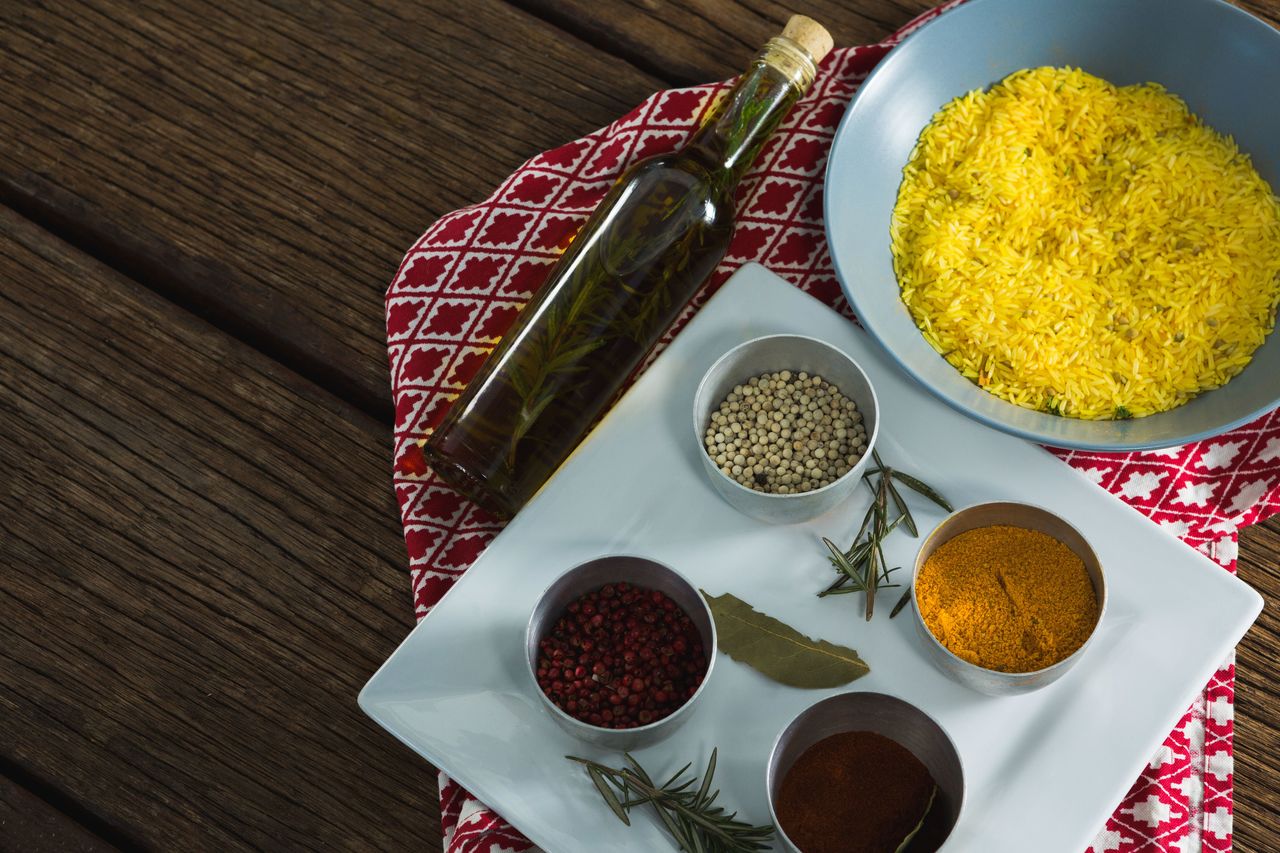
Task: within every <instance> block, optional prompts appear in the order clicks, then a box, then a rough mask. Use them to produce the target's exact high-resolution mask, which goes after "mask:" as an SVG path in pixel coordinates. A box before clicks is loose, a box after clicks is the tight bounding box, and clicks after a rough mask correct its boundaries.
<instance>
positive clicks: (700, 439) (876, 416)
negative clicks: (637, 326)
mask: <svg viewBox="0 0 1280 853" xmlns="http://www.w3.org/2000/svg"><path fill="white" fill-rule="evenodd" d="M776 338H798V339H800V340H803V341H808V342H810V343H815V344H818V345H819V346H823V347H826V348H827V349H829V350H831V351H832V352H834V353H835V354H836V355H838V356H840V357H841V358H843V359H844V360H845V361H847V362H848V363H849V365H850V366H851V367H852V368H853V369H854V370H855V371H856V372H857V373H858V375H859V376H861V377H862V381H863V382H865V383H866V385H867V391H868V392H869V394H870V396H871V411H872V418H871V421H872V423H871V433H870V434H869V435H868V436H867V447H866V449H865V450H864V451H863V452H862V456H860V457H858V461H857V462H856V463H854V464H853V466H852V467H850V468H849V470H848V471H845V472H844V473H843V474H841V475H840V476H839V477H836V478H835V479H834V480H832V481H831V482H830V483H827V484H826V485H825V486H823V487H822V488H820V489H810V490H809V491H807V492H795V493H788V494H785V495H780V494H778V493H777V492H757V491H756V490H755V489H752V488H749V487H747V486H744V485H742V484H741V483H739V482H738V481H737V480H735V479H733V478H732V477H730V476H728V475H727V474H725V473H724V472H723V471H721V470H720V466H718V465H716V464H715V459H712V458H711V457H710V454H708V453H707V446H706V443H705V436H704V435H703V428H702V426H701V424H700V423H699V421H700V420H701V418H700V417H699V415H698V403H699V402H700V401H701V400H702V394H703V391H704V390H705V389H706V386H707V382H708V381H709V380H710V379H711V375H712V374H713V373H715V372H716V369H717V368H718V367H720V365H721V364H723V363H724V362H725V361H726V360H728V359H729V357H730V356H733V355H735V354H737V353H738V351H739V350H743V349H746V348H747V347H751V346H755V345H757V344H761V343H763V342H765V341H768V340H773V339H776ZM782 369H783V370H790V368H786V367H784V368H782ZM751 378H753V377H750V376H748V377H747V379H751ZM822 378H823V379H826V377H822ZM826 381H828V382H830V381H831V380H829V379H826ZM840 393H842V394H843V393H844V391H841V392H840ZM846 396H849V397H852V395H846ZM854 402H855V403H857V404H858V412H859V414H861V415H862V420H863V422H864V423H865V422H866V419H867V416H866V413H865V412H863V411H862V406H861V401H858V400H855V401H854ZM708 411H709V412H714V411H715V409H709V410H708ZM879 435H880V398H879V397H878V396H877V395H876V386H875V385H874V384H873V383H872V382H871V377H870V376H867V372H866V371H865V370H863V369H862V365H860V364H858V362H856V361H855V360H854V358H853V356H851V355H849V354H848V353H847V352H845V351H844V350H842V349H840V347H838V346H836V345H835V344H831V343H828V342H826V341H824V340H822V339H821V338H815V337H813V336H812V335H801V334H795V333H791V332H778V333H776V334H770V335H760V336H758V337H755V338H750V339H748V340H745V341H743V342H742V343H739V344H736V345H734V346H732V347H730V348H729V349H728V350H726V351H725V352H724V353H723V354H722V355H721V356H720V357H719V358H717V359H716V360H715V361H714V362H712V364H711V366H710V367H708V368H707V369H706V370H705V371H704V372H703V374H702V378H701V379H700V380H698V387H697V388H696V389H695V390H694V392H693V437H694V440H695V441H696V442H697V444H698V453H700V454H701V455H702V456H705V457H707V459H708V461H710V463H711V465H710V467H711V468H713V469H715V475H716V476H717V477H719V478H720V480H721V481H722V482H725V483H728V484H729V485H730V486H732V487H733V488H734V489H735V490H737V491H738V492H740V493H741V494H742V495H744V496H746V495H752V496H755V497H758V498H766V499H770V500H776V501H777V502H778V503H784V502H785V501H787V500H789V499H793V498H808V497H811V496H813V495H821V494H826V493H828V492H832V491H838V487H840V486H841V485H842V484H844V483H845V482H847V479H848V478H849V477H850V475H852V474H858V475H861V473H862V471H863V470H865V466H864V465H862V464H861V463H863V462H864V461H866V460H868V459H870V458H871V453H872V451H873V450H874V449H875V446H876V439H877V438H878V437H879Z"/></svg>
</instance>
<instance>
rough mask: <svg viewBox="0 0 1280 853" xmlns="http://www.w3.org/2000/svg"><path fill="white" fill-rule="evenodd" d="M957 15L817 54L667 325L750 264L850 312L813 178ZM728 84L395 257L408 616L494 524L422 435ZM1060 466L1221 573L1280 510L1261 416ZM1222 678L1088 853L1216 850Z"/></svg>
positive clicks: (1073, 458)
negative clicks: (1242, 541) (857, 99)
mask: <svg viewBox="0 0 1280 853" xmlns="http://www.w3.org/2000/svg"><path fill="white" fill-rule="evenodd" d="M956 4H957V3H956V0H953V2H950V3H947V4H945V5H944V6H941V7H939V8H937V9H934V10H932V11H930V12H927V13H925V14H924V15H922V16H921V17H919V18H917V19H916V20H915V21H912V22H911V23H910V24H908V25H907V26H906V27H905V28H903V29H902V30H901V31H899V32H898V33H895V34H894V35H893V36H892V37H890V38H888V39H886V40H885V41H884V42H881V43H880V44H874V45H865V46H861V47H854V48H847V49H841V50H837V51H834V52H833V53H832V54H831V55H830V56H828V57H827V59H826V60H825V61H824V62H823V64H822V66H821V68H820V69H819V73H818V77H817V80H816V81H815V83H814V85H813V88H812V89H811V91H810V92H809V94H808V95H807V96H806V97H805V98H804V99H803V100H802V101H801V102H800V103H799V104H798V105H797V106H796V107H795V109H794V110H793V111H792V112H791V115H790V116H788V118H787V119H786V121H785V122H784V124H783V125H782V127H781V128H780V129H779V131H778V132H777V133H776V134H775V135H774V137H773V138H772V139H771V140H770V141H769V143H768V144H767V145H766V147H765V149H764V151H763V152H762V154H761V156H760V158H759V160H758V162H757V164H756V167H755V168H754V169H753V170H752V171H751V173H750V174H749V175H748V176H747V177H746V179H745V180H744V182H743V185H742V188H741V192H740V195H739V215H738V222H737V230H736V232H735V234H734V239H733V243H732V246H731V247H730V249H729V252H728V255H727V256H726V257H725V259H724V261H723V262H722V263H721V264H720V266H719V267H717V268H716V271H715V273H714V275H713V276H712V278H711V280H710V281H709V282H708V284H707V285H706V287H704V288H703V290H702V292H701V293H700V294H699V295H698V297H697V298H696V299H695V300H694V304H693V305H692V306H690V308H689V309H688V310H687V311H686V312H685V313H684V314H683V316H682V317H681V318H680V320H678V321H677V323H676V325H675V328H676V329H679V328H680V327H681V326H682V325H683V324H684V322H685V321H686V320H688V318H689V316H691V315H692V313H693V312H694V311H696V310H697V307H698V306H700V305H701V304H703V303H704V302H705V301H706V299H707V297H709V296H710V295H711V294H712V293H713V292H714V291H715V290H716V288H718V287H719V286H720V285H721V284H722V283H723V282H724V281H725V279H726V278H728V277H729V275H730V274H731V273H733V271H734V270H736V269H737V268H738V267H739V266H740V265H741V264H743V263H746V262H748V261H759V262H761V263H762V264H764V265H765V266H766V267H768V268H769V269H771V270H773V271H774V272H776V273H778V274H779V275H781V276H782V277H783V278H785V279H787V280H789V281H791V282H792V283H794V284H795V285H796V286H797V287H800V288H801V289H803V290H805V291H807V292H809V293H811V294H813V295H814V296H816V297H818V298H819V299H821V300H823V301H824V302H826V303H827V304H829V305H832V306H835V307H837V308H839V309H840V310H842V311H844V312H845V313H848V310H849V309H848V307H847V306H846V305H845V304H844V301H843V298H842V296H841V292H840V287H839V285H838V284H837V282H836V279H835V277H834V274H833V272H832V268H831V261H830V258H829V257H828V254H827V246H826V239H825V236H824V233H823V222H822V175H823V168H824V166H825V164H826V157H827V151H828V148H829V147H830V144H831V140H832V137H833V135H834V133H835V129H836V125H837V124H838V123H839V121H840V117H841V115H842V114H843V113H844V110H845V107H846V106H847V105H848V103H849V99H850V97H851V96H852V95H853V93H854V92H855V91H856V90H857V88H858V86H859V84H860V83H861V82H862V80H863V79H865V77H866V75H867V73H868V72H869V71H870V70H871V69H872V68H873V67H874V66H875V64H876V63H877V62H879V61H880V59H881V58H882V57H883V56H884V55H885V54H886V53H887V52H888V51H889V49H890V48H891V47H892V46H893V45H894V44H896V43H897V42H898V41H899V40H901V38H902V37H903V36H905V35H906V34H907V33H909V32H911V31H912V30H913V29H915V28H917V27H919V26H920V25H921V24H923V23H925V22H927V21H928V20H930V19H931V18H933V17H935V16H937V15H938V14H941V13H942V12H943V11H945V10H946V9H948V8H950V7H951V6H954V5H956ZM727 85H728V84H727V83H718V84H710V85H705V86H697V87H694V88H690V89H676V90H671V91H665V92H658V93H657V94H655V95H653V96H652V97H650V98H649V99H648V100H646V101H645V102H644V103H643V104H641V105H640V106H638V107H636V108H635V109H634V110H632V111H631V112H630V113H628V114H627V115H625V116H623V117H622V118H620V119H618V120H617V121H615V122H614V123H613V124H611V125H609V126H608V127H606V128H603V129H601V130H598V131H596V132H595V133H593V134H591V135H590V136H587V137H584V138H583V139H579V140H577V141H574V142H570V143H568V144H567V145H563V146H561V147H559V148H556V149H555V150H553V151H548V152H546V153H543V154H539V155H538V156H536V157H534V158H533V159H532V160H530V161H529V162H527V163H525V164H524V165H523V166H521V167H520V168H519V169H518V170H516V172H515V173H514V174H512V175H511V176H510V177H508V178H507V179H506V180H505V181H503V182H502V185H501V186H500V187H499V188H498V189H497V191H496V192H494V194H493V195H492V196H490V197H489V198H488V199H486V200H485V201H483V202H481V203H479V204H476V205H473V206H471V207H467V208H464V209H462V210H458V211H455V212H453V213H450V214H447V215H445V216H443V217H441V218H440V219H439V220H438V221H437V222H436V223H435V224H433V225H432V226H431V227H430V228H429V229H428V230H427V232H426V233H425V234H424V235H423V236H422V238H421V239H419V240H418V242H417V243H416V244H415V245H414V246H413V248H412V249H411V250H410V251H409V253H408V254H407V255H406V256H405V258H404V261H403V263H402V264H401V266H400V269H399V270H398V271H397V273H396V276H395V280H394V281H393V282H392V284H391V287H390V290H389V291H388V292H387V348H388V350H389V354H390V360H391V377H392V389H393V392H394V396H395V405H396V424H395V490H396V496H397V498H398V500H399V504H400V510H401V515H402V519H403V522H404V530H405V539H406V541H407V543H408V548H409V559H410V572H411V576H412V585H413V594H414V603H415V605H416V612H417V615H418V616H419V617H422V616H426V615H427V614H428V613H429V612H430V611H431V608H432V606H433V605H434V604H435V603H436V602H437V601H439V599H440V596H441V595H443V594H444V592H445V590H447V589H448V588H449V587H450V586H451V585H452V584H453V582H454V581H455V580H456V579H457V577H458V576H459V575H460V574H461V573H462V572H464V571H466V569H467V567H468V566H470V565H471V563H472V562H473V561H474V560H475V558H476V557H477V555H479V554H480V552H481V551H483V550H484V547H485V545H486V544H488V542H489V541H490V540H491V539H492V538H493V536H494V535H495V534H496V533H497V532H498V531H499V530H500V529H501V527H502V524H501V523H499V522H497V521H495V520H494V519H493V518H491V517H489V516H488V515H487V514H485V513H484V512H483V511H481V510H479V509H478V508H477V507H475V506H473V505H471V504H469V503H468V502H467V501H465V500H464V499H463V498H462V497H460V496H459V495H458V494H457V493H455V492H453V491H452V490H450V489H449V488H448V487H447V486H445V485H443V484H442V483H440V482H439V481H437V480H436V479H435V477H434V476H433V475H432V474H431V472H430V471H429V470H428V469H427V467H426V464H425V461H424V459H423V456H422V451H421V442H422V440H423V439H424V438H425V437H426V436H427V435H428V434H429V433H430V432H431V429H432V428H433V427H434V426H435V425H436V424H437V423H439V422H440V419H441V417H442V416H443V414H444V412H445V410H446V409H447V408H448V406H449V404H450V402H451V401H453V400H454V399H455V398H456V397H457V396H458V394H459V393H460V392H461V391H462V389H463V387H464V386H465V385H466V383H467V380H468V379H470V378H471V376H472V375H474V373H475V371H476V370H477V368H478V367H479V366H480V363H481V362H482V361H483V359H484V357H485V354H486V353H487V352H488V351H489V349H490V348H492V346H493V345H494V344H495V343H496V342H497V340H498V338H499V337H500V336H501V335H502V334H503V332H504V331H505V330H506V328H507V327H508V325H509V324H510V323H511V321H512V320H513V319H514V318H515V316H516V313H517V312H518V311H519V309H520V307H521V305H523V304H524V303H525V302H527V301H528V300H529V298H530V297H531V296H532V294H533V292H534V290H535V289H536V288H537V287H538V286H539V285H540V284H541V283H542V281H543V279H544V278H545V276H546V273H547V271H548V269H549V268H550V266H551V264H552V263H553V262H554V261H555V259H556V257H557V256H558V255H559V254H560V252H562V251H563V250H564V248H565V247H566V245H567V244H568V242H569V239H570V237H571V236H572V235H573V234H574V233H575V232H576V231H577V229H578V228H579V227H580V226H581V225H582V223H583V221H584V220H585V219H586V217H587V215H588V214H589V213H590V211H591V210H592V209H593V208H594V206H595V205H596V203H597V202H598V201H599V200H600V198H601V196H603V194H604V193H605V191H606V190H607V189H608V188H609V186H610V184H612V182H613V181H614V179H615V178H616V177H617V176H618V174H619V173H620V172H621V171H622V170H623V169H624V168H625V167H626V166H628V165H629V164H631V163H633V162H635V161H636V160H637V159H639V158H641V157H647V156H649V155H652V154H657V153H660V152H665V151H670V150H672V149H674V148H677V147H679V146H680V145H682V144H683V143H684V142H685V140H686V139H688V137H689V135H690V133H691V132H692V131H693V129H694V128H695V127H697V125H698V122H699V120H700V118H701V116H702V115H703V114H704V112H705V111H706V110H707V108H708V106H709V105H710V103H711V102H712V100H713V99H714V98H715V96H716V95H717V94H718V93H720V92H722V91H723V90H724V89H725V88H726V87H727ZM671 334H674V331H673V332H672V333H671ZM669 337H670V335H669V336H668V339H669ZM664 344H665V341H664ZM1059 455H1060V456H1061V458H1062V459H1063V461H1064V463H1066V464H1069V465H1072V466H1074V467H1076V468H1078V469H1080V470H1081V471H1083V472H1084V473H1085V475H1086V476H1088V477H1089V478H1090V479H1092V480H1093V481H1094V482H1096V483H1097V484H1098V485H1099V486H1100V487H1102V488H1104V489H1106V490H1108V491H1109V492H1111V493H1113V494H1115V495H1116V496H1117V497H1119V498H1121V499H1122V500H1124V501H1127V502H1128V503H1130V504H1132V505H1134V506H1135V507H1137V508H1138V509H1140V510H1142V511H1143V512H1144V513H1146V514H1147V515H1148V516H1149V517H1150V518H1151V519H1152V520H1153V521H1154V522H1155V523H1156V524H1159V525H1160V526H1162V527H1164V528H1165V529H1166V530H1168V531H1169V532H1170V533H1172V534H1173V535H1175V536H1178V537H1179V538H1181V539H1182V540H1183V541H1184V542H1186V543H1187V544H1188V545H1190V546H1191V547H1193V548H1197V549H1199V550H1200V551H1202V552H1204V553H1206V554H1208V555H1209V556H1210V557H1211V558H1213V559H1214V560H1216V561H1217V562H1218V563H1220V564H1221V565H1222V566H1223V567H1224V568H1225V569H1226V570H1228V571H1234V570H1235V561H1236V538H1237V531H1238V530H1239V528H1240V527H1241V526H1243V525H1246V524H1250V523H1253V522H1255V521H1258V520H1260V519H1262V518H1265V517H1266V516H1268V515H1270V514H1271V513H1273V512H1276V511H1277V510H1280V413H1276V412H1273V413H1271V414H1268V415H1266V416H1264V417H1262V418H1259V419H1258V420H1257V421H1255V422H1254V423H1251V424H1249V425H1248V426H1245V427H1242V428H1240V429H1237V430H1235V431H1234V432H1231V433H1229V434H1227V435H1223V436H1221V437H1219V438H1215V439H1211V440H1208V441H1203V442H1199V443H1196V444H1191V445H1187V446H1185V447H1181V448H1174V449H1170V450H1163V451H1155V452H1148V453H1133V454H1103V453H1082V452H1067V451H1061V452H1060V453H1059ZM1234 683H1235V671H1234V666H1233V665H1232V663H1230V662H1227V663H1226V664H1224V666H1223V668H1222V669H1221V670H1219V671H1218V673H1217V674H1216V675H1215V676H1214V678H1213V681H1212V682H1210V684H1209V685H1208V686H1207V687H1206V688H1205V691H1204V693H1203V694H1202V695H1201V696H1200V697H1199V698H1197V700H1196V701H1195V703H1194V704H1193V705H1192V707H1191V708H1190V709H1189V710H1188V712H1187V714H1186V715H1185V716H1184V717H1183V719H1182V721H1181V722H1180V723H1179V724H1178V727H1177V728H1176V729H1174V731H1173V732H1172V733H1170V735H1169V736H1168V738H1166V739H1165V741H1164V743H1163V745H1162V746H1161V747H1160V749H1159V750H1158V751H1157V753H1156V754H1155V755H1154V756H1153V757H1152V759H1151V762H1150V764H1149V765H1148V767H1147V769H1146V770H1145V771H1144V773H1143V775H1142V777H1141V778H1140V779H1138V780H1137V782H1136V783H1135V784H1134V786H1133V789H1132V790H1131V791H1130V792H1129V794H1128V795H1127V796H1126V797H1125V799H1124V802H1122V803H1121V804H1120V805H1119V806H1118V807H1117V809H1116V812H1115V814H1114V815H1113V816H1112V818H1111V819H1110V820H1108V821H1107V823H1106V826H1105V827H1100V828H1099V834H1098V836H1097V838H1096V839H1095V840H1094V843H1093V846H1092V848H1091V850H1092V851H1093V853H1112V851H1122V853H1131V852H1132V851H1144V853H1147V851H1167V853H1192V852H1193V851H1194V853H1201V852H1202V851H1223V850H1230V848H1231V784H1232V751H1231V750H1232V746H1231V732H1232V718H1233V700H1234ZM440 810H441V815H442V817H441V820H442V823H443V826H444V842H445V849H446V851H448V853H499V852H500V851H523V850H529V849H530V843H529V842H528V841H527V840H525V839H524V838H523V837H522V836H521V835H520V834H519V833H518V832H516V831H515V830H514V829H512V828H511V827H510V826H509V825H508V824H507V823H506V822H505V821H504V820H503V819H502V818H501V817H500V816H499V815H497V814H496V813H494V812H492V811H490V810H489V809H488V808H487V807H485V806H484V805H483V804H482V803H480V802H478V801H477V800H475V799H474V798H473V797H471V796H470V795H469V794H467V793H466V791H464V790H462V789H461V788H460V787H459V786H458V785H457V784H455V783H454V782H452V781H451V780H450V779H448V778H447V777H446V776H445V775H444V774H441V776H440Z"/></svg>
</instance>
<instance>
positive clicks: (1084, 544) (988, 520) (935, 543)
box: [911, 501, 1107, 696]
mask: <svg viewBox="0 0 1280 853" xmlns="http://www.w3.org/2000/svg"><path fill="white" fill-rule="evenodd" d="M993 525H1007V526H1010V527H1021V528H1024V529H1026V530H1033V531H1037V532H1039V533H1044V534H1046V535H1048V536H1051V537H1053V538H1054V539H1056V540H1058V541H1059V542H1061V543H1062V544H1064V545H1066V546H1067V547H1068V548H1070V549H1071V551H1072V553H1074V554H1075V555H1076V556H1077V557H1079V558H1080V561H1081V562H1082V563H1084V567H1085V570H1086V571H1087V572H1088V573H1089V580H1090V582H1091V583H1092V585H1093V594H1094V598H1095V600H1096V601H1097V604H1098V617H1097V619H1096V620H1095V621H1094V623H1093V627H1092V628H1091V629H1090V631H1089V636H1088V637H1086V638H1085V641H1084V642H1083V643H1082V644H1081V645H1080V647H1079V648H1077V649H1076V650H1075V651H1074V652H1072V653H1071V654H1069V655H1067V656H1066V657H1065V658H1063V659H1062V660H1060V661H1058V662H1057V663H1054V664H1052V665H1051V666H1047V667H1044V668H1043V669H1037V670H1032V671H1030V672H1002V671H1000V670H995V669H988V668H986V667H983V666H979V665H978V664H975V663H972V662H970V661H967V660H965V659H964V658H962V657H960V656H958V655H956V654H955V653H954V652H952V651H951V650H950V649H948V648H947V647H946V646H945V645H943V644H942V642H941V641H940V640H939V639H938V638H937V637H936V636H935V635H934V633H933V631H931V630H930V629H929V626H928V624H927V623H926V622H925V620H924V616H923V614H922V613H921V608H920V600H919V592H918V591H919V584H918V581H919V579H920V570H921V569H922V568H923V567H924V564H925V562H926V561H927V560H928V559H929V557H931V556H932V555H933V553H934V552H935V551H937V550H938V548H940V547H942V546H943V545H944V544H946V543H947V542H950V541H951V540H952V539H954V538H955V537H956V536H959V535H960V534H962V533H966V532H968V531H970V530H976V529H978V528H980V527H991V526H993ZM911 590H912V594H911V604H912V607H911V609H912V612H913V614H914V616H915V619H914V621H915V624H916V629H917V633H918V634H919V635H920V640H921V643H922V645H923V646H924V649H925V655H926V657H928V658H929V660H930V661H931V662H932V663H933V664H934V666H936V667H937V668H938V669H940V670H942V672H944V673H945V674H947V675H949V676H950V677H951V678H953V679H954V680H956V681H958V682H960V683H961V684H963V685H965V686H966V687H969V688H972V689H973V690H977V691H978V692H979V693H985V694H987V695H989V696H1016V695H1019V694H1023V693H1030V692H1031V691H1033V690H1039V689H1040V688H1042V687H1046V686H1048V685H1050V684H1052V683H1053V682H1055V681H1057V680H1058V679H1059V678H1061V677H1062V676H1063V675H1065V674H1066V673H1067V672H1068V670H1070V669H1071V668H1072V667H1073V666H1075V665H1076V664H1077V663H1078V662H1079V661H1080V658H1081V657H1083V656H1084V654H1085V652H1086V650H1087V649H1088V648H1089V645H1090V644H1091V643H1092V642H1093V638H1094V637H1096V636H1097V634H1098V626H1099V625H1101V624H1102V620H1103V618H1104V617H1105V616H1106V609H1107V584H1106V578H1105V576H1104V575H1103V571H1102V564H1101V563H1100V562H1099V561H1098V556H1097V554H1095V553H1094V550H1093V547H1092V546H1090V545H1089V542H1088V540H1086V539H1085V538H1084V536H1083V535H1082V534H1081V533H1080V531H1078V530H1076V529H1075V527H1073V526H1072V525H1071V524H1069V523H1068V522H1067V521H1066V520H1064V519H1063V518H1061V517H1059V516H1057V515H1055V514H1054V513H1052V512H1050V511H1049V510H1047V509H1044V508H1042V507H1038V506H1035V505H1033V504H1024V503H1015V502H1012V501H996V502H992V503H984V504H976V505H974V506H971V507H966V508H964V509H961V510H958V511H956V512H954V513H952V514H951V515H949V516H947V517H946V518H945V519H943V520H942V522H941V523H940V524H939V525H938V526H937V527H935V528H934V529H933V532H932V533H930V534H929V536H928V537H927V538H926V539H925V540H924V544H922V545H921V546H920V551H919V553H917V555H916V563H915V568H914V570H913V571H912V574H911Z"/></svg>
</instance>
